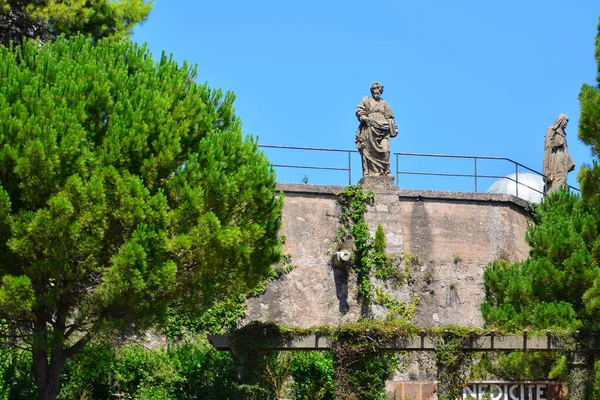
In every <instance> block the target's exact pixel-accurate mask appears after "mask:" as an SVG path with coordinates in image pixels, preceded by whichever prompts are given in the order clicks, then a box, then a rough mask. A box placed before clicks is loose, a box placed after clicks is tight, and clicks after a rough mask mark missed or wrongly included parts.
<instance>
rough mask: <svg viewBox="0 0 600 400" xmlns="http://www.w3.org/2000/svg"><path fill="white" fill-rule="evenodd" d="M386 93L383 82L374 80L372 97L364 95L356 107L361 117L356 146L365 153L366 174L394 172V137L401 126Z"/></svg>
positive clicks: (364, 170) (361, 154)
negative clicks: (392, 166)
mask: <svg viewBox="0 0 600 400" xmlns="http://www.w3.org/2000/svg"><path fill="white" fill-rule="evenodd" d="M382 94H383V85H381V84H380V83H379V82H375V83H373V85H371V96H372V97H364V98H363V99H362V101H361V102H360V104H359V105H358V107H357V109H356V117H357V118H358V120H359V121H360V125H359V127H358V130H357V131H356V147H357V148H358V151H359V152H360V156H361V157H362V168H363V176H390V177H391V176H392V175H391V173H390V138H392V137H396V136H397V135H398V128H397V127H396V122H395V121H394V114H393V113H392V109H391V108H390V106H389V105H388V103H387V102H386V101H385V100H383V99H382V98H381V95H382ZM392 179H393V178H392Z"/></svg>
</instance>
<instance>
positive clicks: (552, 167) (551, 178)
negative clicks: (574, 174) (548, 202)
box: [542, 114, 575, 194]
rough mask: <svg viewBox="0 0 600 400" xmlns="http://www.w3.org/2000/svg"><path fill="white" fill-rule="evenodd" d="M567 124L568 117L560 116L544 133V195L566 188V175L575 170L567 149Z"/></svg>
mask: <svg viewBox="0 0 600 400" xmlns="http://www.w3.org/2000/svg"><path fill="white" fill-rule="evenodd" d="M568 123H569V117H567V115H566V114H560V115H559V116H558V118H556V121H554V124H552V126H550V127H549V128H548V130H547V131H546V140H545V142H544V165H543V167H542V174H543V175H544V183H545V192H546V194H550V193H552V192H554V191H555V190H558V189H560V188H561V187H566V186H567V174H568V173H569V172H571V171H573V170H574V169H575V162H573V159H572V158H571V156H570V155H569V151H568V148H567V133H566V131H565V128H566V127H567V124H568Z"/></svg>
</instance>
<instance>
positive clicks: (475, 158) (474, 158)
mask: <svg viewBox="0 0 600 400" xmlns="http://www.w3.org/2000/svg"><path fill="white" fill-rule="evenodd" d="M473 160H474V161H475V193H477V157H473Z"/></svg>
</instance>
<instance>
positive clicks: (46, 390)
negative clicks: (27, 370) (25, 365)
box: [33, 344, 65, 400]
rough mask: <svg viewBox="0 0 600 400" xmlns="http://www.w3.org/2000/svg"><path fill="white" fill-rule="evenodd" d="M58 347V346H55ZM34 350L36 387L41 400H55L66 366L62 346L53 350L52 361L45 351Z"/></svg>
mask: <svg viewBox="0 0 600 400" xmlns="http://www.w3.org/2000/svg"><path fill="white" fill-rule="evenodd" d="M55 346H56V345H55ZM33 347H34V349H33V365H34V376H35V385H36V386H37V389H38V399H39V400H55V399H56V398H57V397H58V393H59V392H60V375H61V373H62V370H63V368H64V366H65V356H64V351H63V350H62V344H59V345H58V346H56V347H55V348H53V349H52V352H51V354H50V360H48V352H47V351H46V350H45V349H36V348H35V347H36V346H35V344H34V346H33Z"/></svg>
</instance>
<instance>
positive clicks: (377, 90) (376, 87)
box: [371, 82, 383, 99]
mask: <svg viewBox="0 0 600 400" xmlns="http://www.w3.org/2000/svg"><path fill="white" fill-rule="evenodd" d="M382 94H383V85H382V84H381V83H379V82H373V84H372V85H371V95H372V96H373V98H374V99H379V97H381V95H382Z"/></svg>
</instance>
